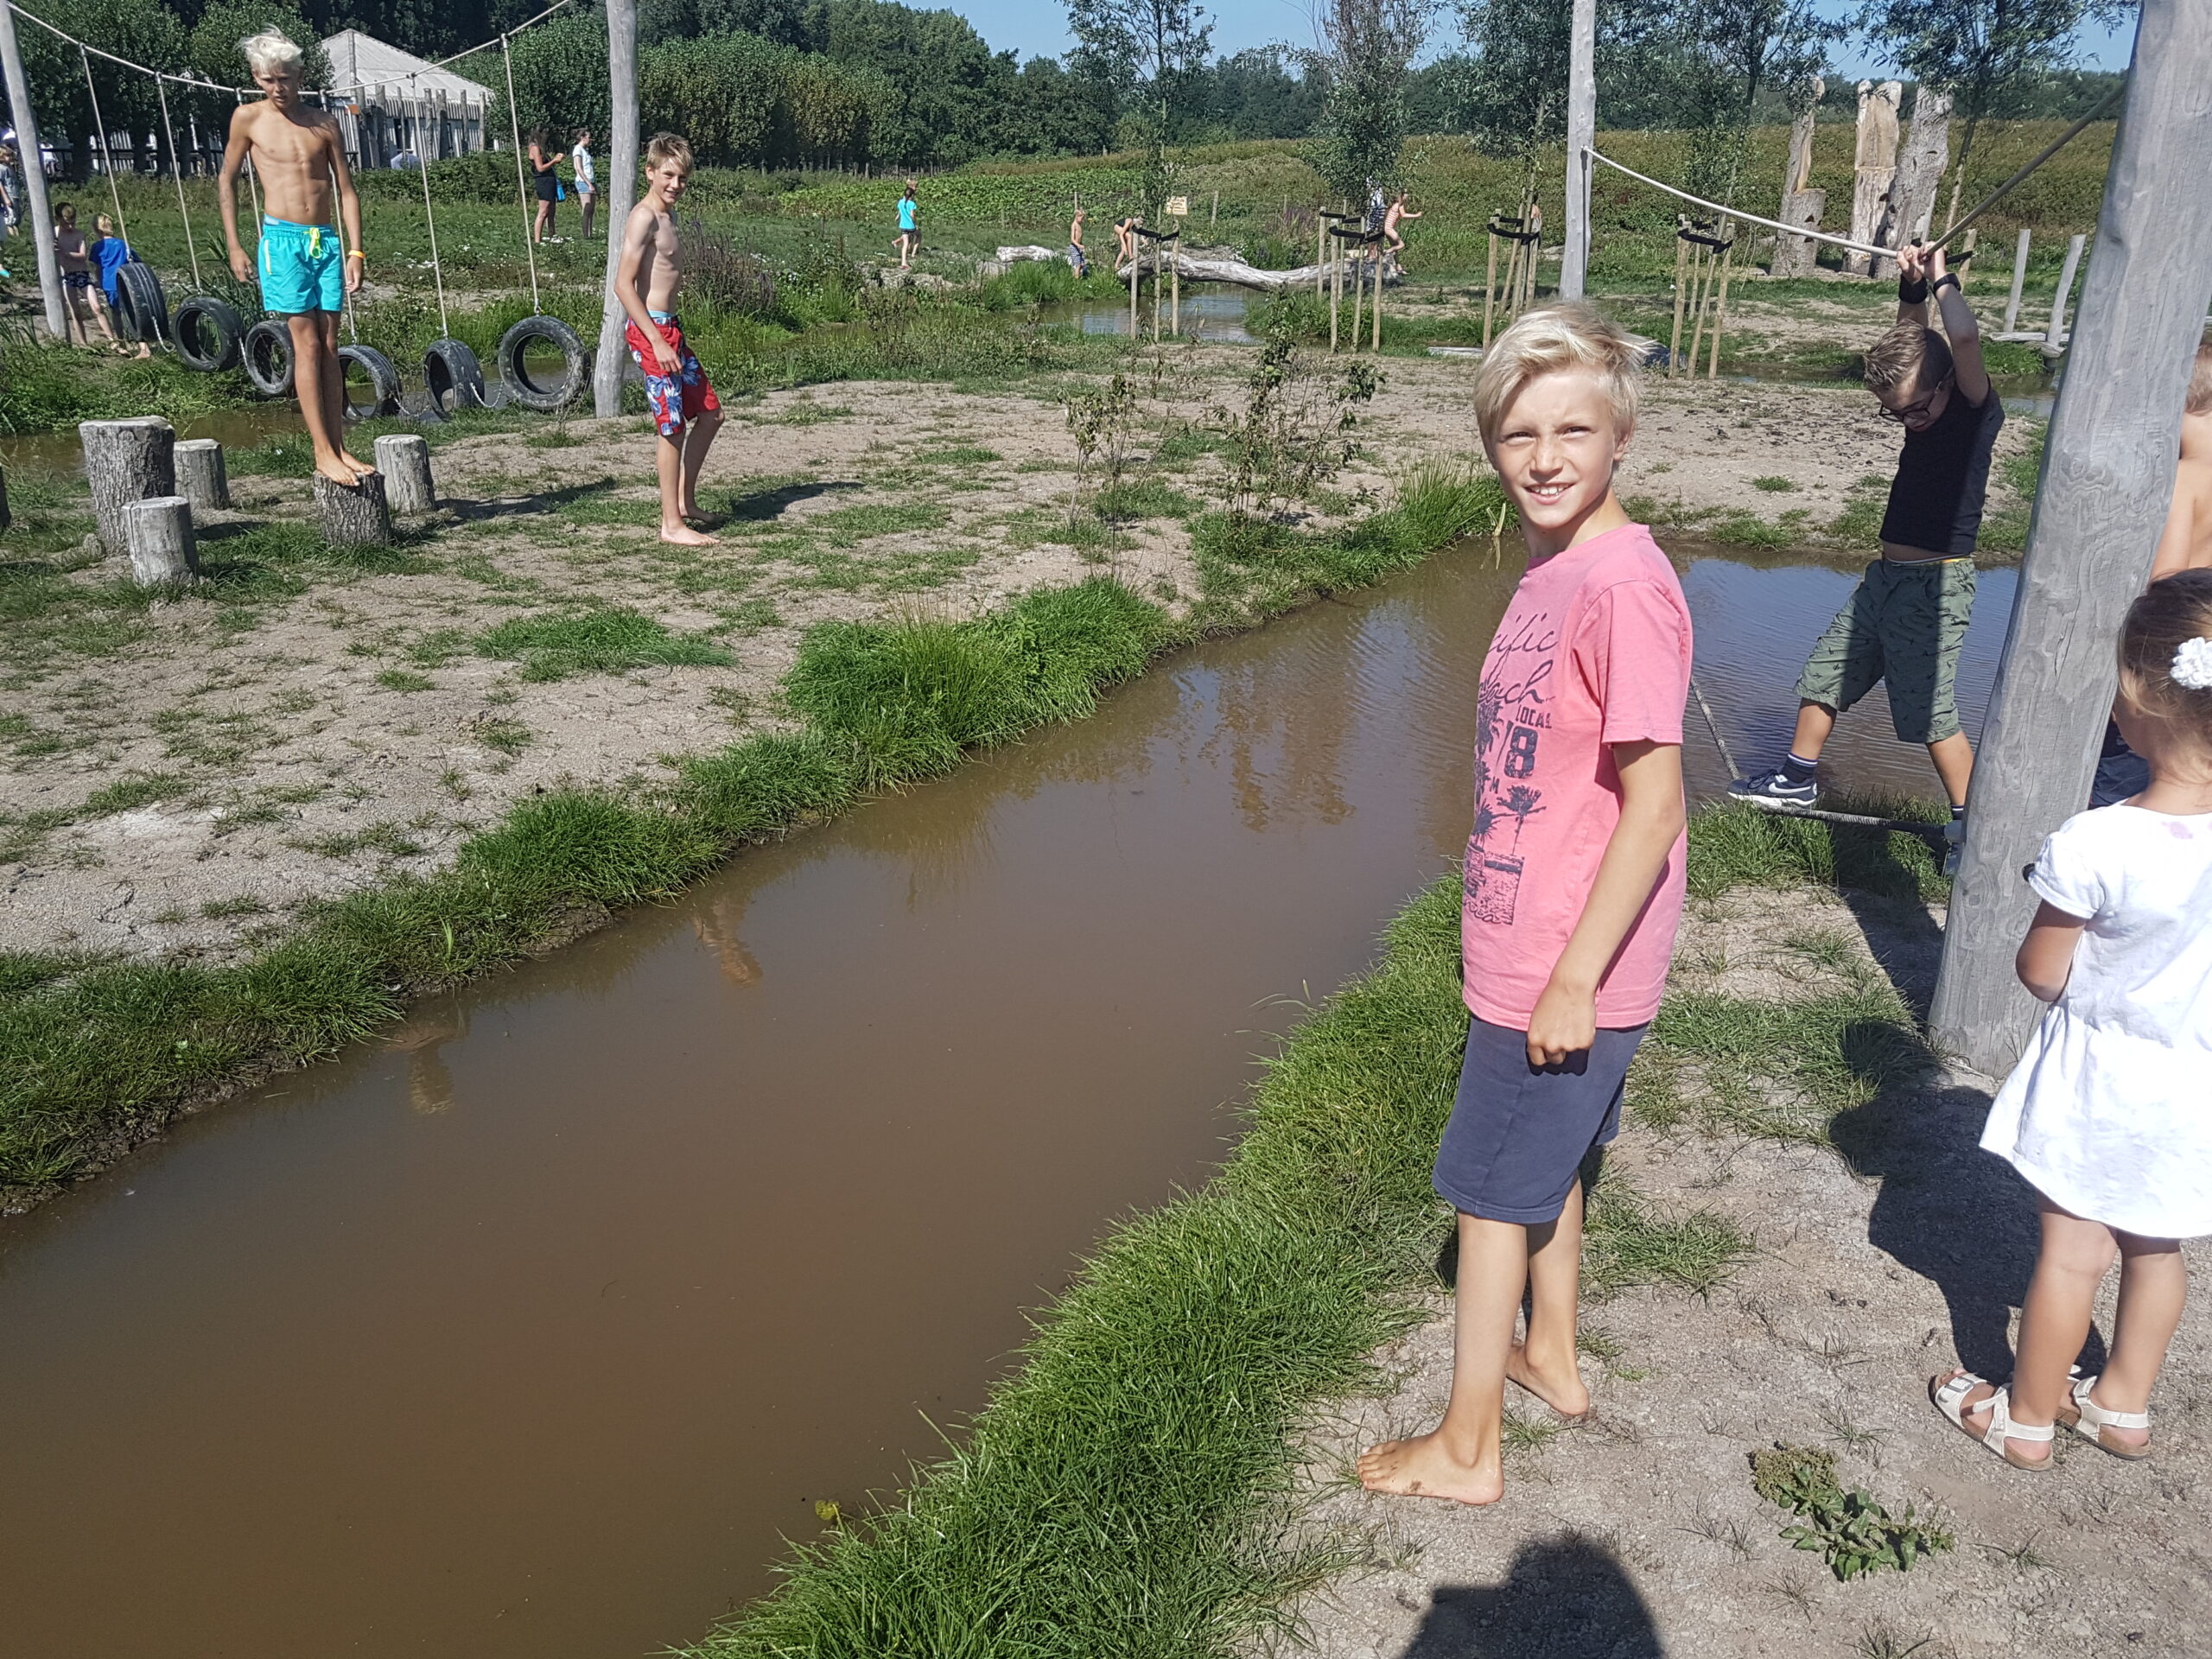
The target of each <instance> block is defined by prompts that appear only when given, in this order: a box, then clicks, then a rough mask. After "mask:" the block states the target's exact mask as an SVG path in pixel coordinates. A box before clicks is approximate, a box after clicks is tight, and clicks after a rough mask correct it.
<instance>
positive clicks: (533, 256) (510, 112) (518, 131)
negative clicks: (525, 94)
mask: <svg viewBox="0 0 2212 1659" xmlns="http://www.w3.org/2000/svg"><path fill="white" fill-rule="evenodd" d="M499 56H500V58H501V59H502V60H504V61H505V64H506V68H507V119H508V121H509V122H511V123H512V124H513V126H514V132H515V194H517V195H518V196H520V197H521V198H522V251H523V257H524V258H525V259H527V260H529V261H530V308H531V311H532V312H533V313H542V311H543V307H541V306H540V305H539V304H538V302H537V244H536V243H534V242H532V241H531V239H530V218H531V215H530V187H529V186H528V185H526V184H524V182H523V177H522V109H521V106H520V105H518V104H516V102H515V54H513V53H512V52H511V51H509V50H508V49H507V37H506V36H505V35H500V36H499Z"/></svg>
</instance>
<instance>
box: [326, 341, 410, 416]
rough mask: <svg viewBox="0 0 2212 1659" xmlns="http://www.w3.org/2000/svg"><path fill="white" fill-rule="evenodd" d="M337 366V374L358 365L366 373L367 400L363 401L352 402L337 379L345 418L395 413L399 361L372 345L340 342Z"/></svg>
mask: <svg viewBox="0 0 2212 1659" xmlns="http://www.w3.org/2000/svg"><path fill="white" fill-rule="evenodd" d="M338 367H339V372H340V373H341V374H342V373H344V372H345V371H346V370H347V369H359V370H360V371H361V372H362V373H364V374H365V375H367V376H368V377H369V392H370V397H371V401H370V402H368V403H365V404H357V403H355V402H354V401H353V391H352V390H351V389H350V388H347V387H346V386H345V385H344V383H343V382H342V381H341V382H340V394H339V395H340V397H342V398H343V399H344V400H345V404H346V419H347V420H349V421H372V420H374V419H376V417H377V416H379V415H397V414H398V413H399V365H397V364H396V363H394V362H393V361H392V360H391V359H390V358H388V357H386V356H385V354H384V353H382V352H380V351H378V350H377V348H376V347H375V346H340V347H339V348H338Z"/></svg>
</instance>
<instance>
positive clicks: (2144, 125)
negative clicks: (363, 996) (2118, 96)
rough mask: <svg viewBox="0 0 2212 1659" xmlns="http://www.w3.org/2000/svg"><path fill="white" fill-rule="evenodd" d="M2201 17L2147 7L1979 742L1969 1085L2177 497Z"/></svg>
mask: <svg viewBox="0 0 2212 1659" xmlns="http://www.w3.org/2000/svg"><path fill="white" fill-rule="evenodd" d="M2208 60H2212V0H2144V3H2143V12H2142V21H2141V22H2140V23H2139V26H2138V28H2137V31H2136V35H2135V60H2134V65H2133V70H2132V71H2131V73H2130V76H2129V80H2128V90H2127V103H2126V110H2125V112H2124V113H2123V115H2122V116H2121V118H2120V132H2119V135H2118V137H2117V138H2116V139H2115V141H2114V143H2113V158H2112V170H2111V172H2110V174H2109V175H2108V176H2107V181H2106V184H2105V196H2104V206H2103V207H2102V209H2101V212H2100V213H2099V214H2098V216H2097V257H2096V258H2095V259H2094V261H2093V262H2092V263H2091V264H2090V266H2089V279H2088V284H2087V286H2086V287H2085V288H2084V289H2083V290H2082V308H2081V312H2080V315H2079V317H2078V319H2077V320H2076V321H2075V327H2074V344H2073V351H2072V357H2071V359H2070V362H2069V367H2068V369H2067V371H2066V378H2065V379H2064V380H2063V382H2061V384H2060V386H2059V391H2058V405H2057V407H2056V410H2053V411H2052V414H2051V421H2050V442H2049V443H2048V446H2047V447H2046V448H2045V450H2044V463H2043V477H2042V480H2041V481H2040V482H2039V484H2038V486H2037V490H2036V505H2035V516H2034V518H2033V520H2032V522H2031V526H2030V529H2029V532H2028V550H2027V555H2026V556H2025V558H2024V559H2023V560H2022V561H2021V564H2020V582H2019V591H2018V598H2017V599H2015V600H2014V601H2013V605H2012V626H2011V629H2010V631H2009V632H2007V634H2006V636H2005V654H2004V657H2003V658H2002V659H2001V660H2000V661H1999V665H1998V670H1997V687H1996V690H1995V691H1994V693H1993V695H1992V696H1991V699H1990V709H1989V722H1988V725H1987V727H1986V728H1985V729H1984V731H1983V733H1982V739H1981V752H1980V756H1979V758H1978V759H1977V760H1976V763H1975V766H1974V792H1973V796H1972V798H1971V800H1970V801H1969V803H1968V805H1969V810H1968V812H1967V830H1966V849H1965V855H1964V858H1963V860H1962V862H1961V867H1960V870H1959V876H1958V883H1957V886H1956V887H1955V890H1954V892H1953V893H1952V899H1951V911H1950V922H1949V925H1948V926H1947V927H1946V928H1945V930H1944V934H1943V970H1942V978H1941V979H1940V980H1939V981H1938V982H1937V984H1936V1000H1935V1005H1934V1007H1933V1009H1932V1011H1931V1014H1930V1017H1929V1025H1930V1027H1931V1031H1932V1034H1933V1036H1934V1038H1935V1040H1936V1045H1937V1046H1938V1047H1940V1048H1942V1049H1943V1050H1945V1051H1947V1052H1950V1053H1953V1054H1955V1055H1957V1056H1958V1057H1959V1058H1961V1059H1963V1060H1965V1061H1966V1062H1967V1064H1968V1065H1972V1066H1974V1067H1975V1068H1976V1069H1977V1070H1979V1071H1984V1072H1987V1073H1990V1074H1992V1075H1994V1074H1998V1073H2000V1072H2002V1071H2004V1070H2005V1068H2006V1067H2007V1066H2009V1065H2012V1061H2013V1060H2014V1059H2015V1058H2017V1057H2018V1053H2019V1051H2020V1046H2021V1044H2022V1043H2023V1041H2024V1039H2025V1037H2026V1034H2027V1032H2028V1028H2029V1025H2030V1022H2031V1020H2032V1018H2033V1016H2034V1014H2035V1011H2036V1004H2035V1002H2034V1001H2033V999H2031V997H2030V996H2029V995H2028V994H2027V993H2026V992H2025V991H2024V990H2022V989H2021V988H2020V987H2019V985H2018V982H2016V981H2015V980H2014V978H2013V974H2012V957H2013V953H2014V951H2015V950H2017V949H2018V946H2019V943H2020V936H2021V934H2022V932H2023V931H2024V929H2025V927H2026V925H2027V921H2028V918H2029V916H2030V915H2031V912H2033V910H2034V907H2035V896H2034V894H2033V893H2032V892H2031V890H2030V889H2029V887H2028V886H2027V884H2026V883H2025V882H2024V881H2022V880H2020V869H2021V867H2022V866H2023V865H2024V864H2025V863H2026V862H2027V861H2029V860H2030V859H2031V858H2033V857H2034V856H2035V855H2036V849H2037V847H2038V846H2039V845H2040V844H2041V842H2042V840H2043V837H2044V836H2046V835H2048V834H2049V833H2050V831H2051V830H2052V829H2056V828H2057V827H2058V825H2059V824H2061V823H2063V822H2064V821H2065V820H2066V819H2067V818H2068V817H2070V816H2072V815H2073V814H2074V813H2075V812H2078V811H2080V810H2082V805H2083V804H2084V803H2085V802H2087V801H2088V796H2089V780H2090V779H2091V777H2092V775H2093V774H2094V772H2095V769H2096V758H2097V750H2098V746H2099V743H2100V741H2101V738H2102V736H2103V734H2104V728H2105V711H2106V709H2108V708H2109V707H2110V706H2111V702H2112V696H2113V685H2114V683H2115V681H2116V679H2117V677H2118V676H2117V672H2116V670H2115V668H2114V666H2113V640H2114V639H2115V638H2116V637H2117V636H2118V633H2119V632H2120V619H2121V617H2122V616H2123V615H2124V614H2125V613H2126V609H2127V607H2128V605H2129V603H2130V602H2131V601H2133V599H2134V598H2135V596H2136V594H2139V593H2140V592H2141V591H2142V589H2143V584H2144V582H2145V578H2147V577H2148V576H2149V575H2150V572H2151V560H2152V553H2153V550H2155V548H2156V547H2157V544H2158V532H2159V531H2160V529H2161V528H2162V527H2163V526H2164V521H2165V516H2166V502H2167V499H2168V497H2169V496H2171V493H2172V492H2173V476H2174V453H2175V449H2176V448H2177V443H2178V440H2179V434H2180V429H2181V412H2182V399H2183V391H2184V389H2185V387H2186V386H2187V385H2188V381H2189V373H2190V355H2191V353H2193V352H2194V350H2195V349H2196V342H2197V338H2198V336H2199V334H2201V333H2202V329H2203V327H2204V313H2205V307H2206V304H2207V302H2209V301H2212V197H2208V196H2207V195H2206V194H2205V192H2204V189H2203V181H2204V180H2205V179H2207V178H2208V177H2212V76H2209V75H2207V74H2206V73H2204V65H2205V63H2206V62H2207V61H2208Z"/></svg>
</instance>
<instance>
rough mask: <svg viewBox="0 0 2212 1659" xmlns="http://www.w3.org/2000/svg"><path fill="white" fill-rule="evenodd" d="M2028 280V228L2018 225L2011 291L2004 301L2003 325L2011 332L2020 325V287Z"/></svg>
mask: <svg viewBox="0 0 2212 1659" xmlns="http://www.w3.org/2000/svg"><path fill="white" fill-rule="evenodd" d="M2027 280H2028V230H2027V226H2021V227H2020V240H2019V243H2018V246H2016V247H2015V248H2014V249H2013V251H2012V294H2011V295H2010V296H2008V297H2007V298H2006V300H2005V327H2004V328H2003V330H2002V331H2001V332H2003V333H2005V334H2011V333H2012V332H2013V331H2014V330H2015V329H2017V328H2018V327H2019V326H2020V288H2021V285H2022V284H2023V283H2025V282H2026V281H2027Z"/></svg>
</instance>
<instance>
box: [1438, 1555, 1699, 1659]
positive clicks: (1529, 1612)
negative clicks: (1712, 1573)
mask: <svg viewBox="0 0 2212 1659" xmlns="http://www.w3.org/2000/svg"><path fill="white" fill-rule="evenodd" d="M1666 1651H1667V1649H1666V1648H1665V1646H1664V1644H1662V1643H1661V1642H1660V1640H1659V1630H1658V1627H1657V1626H1656V1625H1655V1624H1653V1623H1652V1622H1651V1612H1650V1610H1649V1608H1647V1607H1646V1606H1645V1605H1643V1597H1642V1596H1641V1595H1640V1594H1638V1593H1637V1588H1636V1585H1635V1582H1634V1581H1633V1580H1630V1577H1629V1575H1628V1573H1626V1571H1624V1569H1623V1567H1621V1564H1620V1562H1619V1561H1618V1560H1617V1559H1616V1558H1615V1557H1614V1555H1613V1554H1612V1552H1611V1551H1610V1550H1608V1549H1606V1548H1605V1547H1604V1546H1603V1545H1602V1544H1599V1543H1598V1542H1597V1541H1594V1540H1592V1539H1590V1538H1586V1537H1585V1536H1583V1535H1581V1534H1580V1533H1573V1532H1569V1533H1564V1534H1561V1535H1559V1536H1557V1537H1554V1538H1546V1539H1540V1540H1538V1541H1535V1542H1533V1543H1529V1544H1526V1545H1523V1546H1522V1549H1521V1552H1520V1554H1516V1556H1515V1557H1514V1558H1513V1566H1512V1567H1511V1569H1510V1571H1509V1572H1508V1573H1507V1574H1506V1578H1505V1582H1504V1583H1503V1584H1497V1585H1462V1584H1445V1585H1439V1586H1437V1588H1436V1592H1435V1596H1434V1599H1433V1600H1432V1601H1431V1603H1430V1605H1429V1609H1428V1611H1427V1614H1426V1615H1425V1616H1424V1617H1423V1618H1422V1619H1421V1628H1420V1630H1417V1631H1415V1632H1414V1639H1413V1642H1412V1643H1411V1644H1410V1645H1409V1646H1408V1647H1407V1649H1405V1653H1404V1655H1403V1659H1664V1655H1665V1654H1666Z"/></svg>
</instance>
